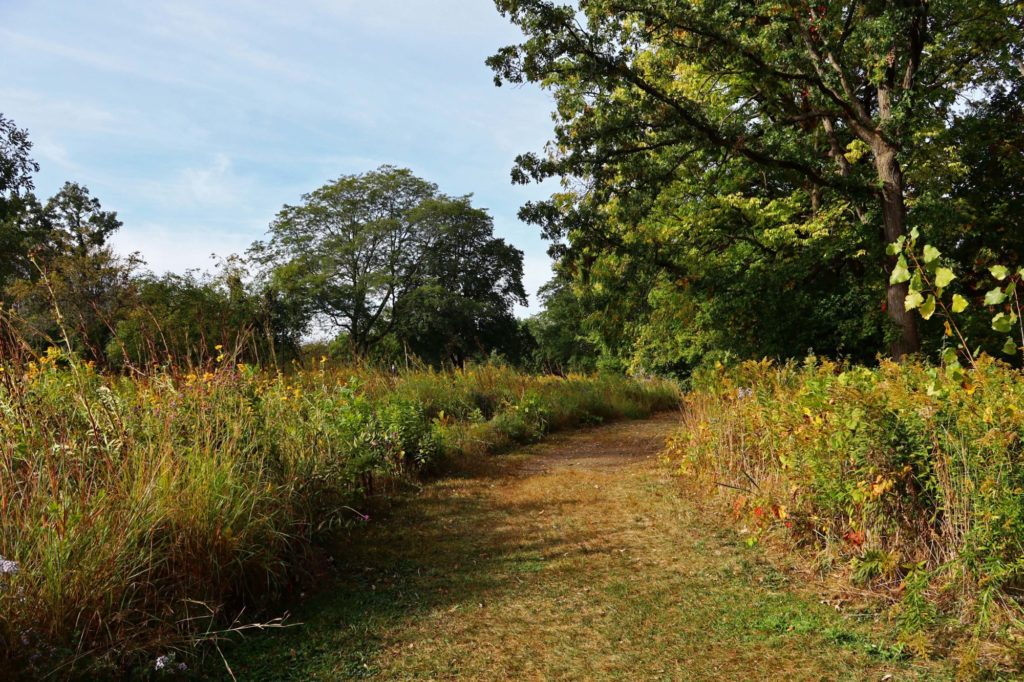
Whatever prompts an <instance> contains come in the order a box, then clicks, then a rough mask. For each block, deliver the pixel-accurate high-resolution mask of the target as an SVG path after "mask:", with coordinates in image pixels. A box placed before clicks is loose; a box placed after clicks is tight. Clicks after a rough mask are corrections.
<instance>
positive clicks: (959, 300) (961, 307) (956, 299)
mask: <svg viewBox="0 0 1024 682" xmlns="http://www.w3.org/2000/svg"><path fill="white" fill-rule="evenodd" d="M965 310H967V299H966V298H964V297H963V296H961V295H960V294H953V312H954V313H962V312H963V311H965Z"/></svg>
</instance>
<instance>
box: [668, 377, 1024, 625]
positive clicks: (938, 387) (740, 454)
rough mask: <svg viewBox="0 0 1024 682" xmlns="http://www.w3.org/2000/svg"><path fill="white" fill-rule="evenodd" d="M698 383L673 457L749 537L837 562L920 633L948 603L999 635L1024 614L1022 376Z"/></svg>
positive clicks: (948, 609)
mask: <svg viewBox="0 0 1024 682" xmlns="http://www.w3.org/2000/svg"><path fill="white" fill-rule="evenodd" d="M694 381H695V385H696V386H697V389H696V390H695V391H694V393H693V394H692V395H690V396H689V397H688V398H687V400H686V411H685V418H684V425H683V428H682V430H681V431H680V432H679V434H678V435H677V436H676V437H675V439H674V441H673V444H672V446H671V448H670V452H671V453H672V455H673V456H674V458H675V459H676V460H677V461H678V462H679V465H680V467H681V470H682V471H683V472H684V473H685V474H686V475H687V476H690V477H692V478H693V479H695V480H697V481H701V482H703V483H704V484H706V485H708V486H714V487H716V488H717V489H719V490H721V491H724V492H723V494H725V495H727V496H728V499H729V500H730V501H731V502H732V506H733V509H734V511H735V513H736V514H737V516H739V517H741V518H742V519H743V520H744V523H745V525H747V527H748V528H754V529H759V530H764V529H767V528H770V527H774V528H779V529H782V530H784V531H785V532H787V533H788V534H790V535H791V536H792V537H793V538H794V539H795V540H796V541H797V542H798V543H799V544H801V545H804V546H808V547H812V548H814V549H816V550H817V551H818V555H819V558H820V559H821V561H822V564H823V565H827V566H847V567H848V570H849V573H850V577H851V578H852V579H854V580H855V581H857V582H859V583H861V584H867V585H873V586H875V587H876V588H883V589H887V590H888V593H889V594H890V595H891V596H892V598H893V599H894V600H897V601H900V600H902V603H901V604H900V606H899V609H898V610H899V612H900V614H901V620H902V621H903V622H904V623H905V624H907V626H908V628H910V629H916V628H919V627H920V626H922V625H923V624H925V623H928V622H931V621H932V620H934V615H935V614H934V613H929V610H932V611H933V610H934V609H935V608H936V606H937V605H941V606H942V607H943V608H944V610H945V612H946V613H947V614H952V615H956V616H957V617H959V618H961V619H963V621H964V622H968V623H974V624H975V625H976V626H977V627H978V628H980V629H984V630H989V631H991V630H993V629H995V628H996V624H997V623H998V622H1002V623H1006V622H1008V621H1009V620H1010V618H999V617H998V616H1011V615H1012V616H1013V617H1019V616H1020V607H1021V604H1020V601H1019V595H1020V588H1021V586H1022V585H1024V495H1022V491H1024V446H1022V436H1024V419H1022V414H1024V382H1022V381H1021V375H1020V373H1019V372H1018V371H1016V370H1013V369H1011V368H1008V367H1007V366H1005V365H1002V364H999V363H997V362H995V361H992V360H990V359H982V360H981V361H979V364H978V368H977V369H976V370H975V371H971V372H967V373H964V372H960V371H956V372H951V371H947V370H945V369H937V368H933V367H929V366H926V365H922V364H914V363H908V364H903V365H897V364H894V363H891V362H883V363H882V364H881V365H880V366H879V367H878V368H876V369H868V368H865V367H850V366H842V365H835V364H832V363H828V362H817V361H814V360H813V359H811V360H809V361H808V362H807V363H806V364H804V365H803V366H801V367H797V366H794V365H785V366H782V367H776V366H774V365H772V364H771V363H769V362H762V363H746V364H744V365H742V366H740V367H738V368H736V369H732V370H726V369H723V368H721V367H720V368H719V369H717V370H714V371H710V372H705V373H704V374H703V375H701V376H698V377H696V378H695V380H694ZM924 597H927V598H924Z"/></svg>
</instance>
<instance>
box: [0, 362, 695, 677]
mask: <svg viewBox="0 0 1024 682" xmlns="http://www.w3.org/2000/svg"><path fill="white" fill-rule="evenodd" d="M186 372H187V373H186ZM677 400H678V395H677V393H676V391H675V389H674V387H673V386H672V385H670V384H665V383H660V382H637V381H630V380H626V379H623V378H617V377H583V376H570V377H567V378H564V379H562V378H555V377H533V376H529V375H524V374H520V373H517V372H515V371H514V370H512V369H509V368H507V367H503V366H500V365H483V366H479V367H474V368H471V369H469V370H466V371H460V372H454V373H439V372H433V371H425V372H411V373H403V374H399V375H394V374H389V373H376V372H372V371H368V370H366V369H363V368H359V367H338V368H330V367H328V365H327V363H326V362H321V363H319V367H318V368H317V369H314V370H310V371H306V372H298V373H294V374H291V375H288V376H285V375H282V374H280V373H276V374H274V373H268V372H263V371H260V370H258V369H257V368H255V367H253V366H251V365H233V364H232V363H231V362H230V361H229V359H227V358H224V357H221V358H219V359H213V360H211V365H210V366H208V367H207V368H206V370H205V371H204V370H203V369H202V368H200V369H197V370H194V371H192V372H188V371H187V370H181V371H175V370H173V369H171V368H169V367H163V368H157V369H154V370H153V371H151V372H149V373H145V374H142V373H138V374H135V375H133V376H132V377H131V378H129V377H124V376H115V375H106V374H101V373H98V372H96V371H95V370H93V369H92V367H91V365H90V364H85V363H82V362H81V361H80V360H78V359H76V358H75V357H74V356H69V355H67V354H66V353H63V352H61V351H58V350H56V349H51V350H50V351H49V352H48V353H47V354H45V355H43V356H41V357H39V358H37V359H35V360H33V361H31V362H29V363H27V364H18V363H14V362H10V361H7V362H5V363H4V364H2V365H0V444H2V447H0V509H2V510H3V513H2V514H0V557H3V559H4V560H7V561H11V562H15V565H16V566H17V567H18V570H17V572H9V571H7V570H6V568H5V570H4V571H3V572H0V667H2V669H3V670H4V671H5V673H9V674H17V673H18V672H21V673H22V674H24V675H26V676H28V677H38V676H42V675H44V674H47V673H52V672H53V671H55V670H57V669H59V670H60V675H61V676H62V677H66V676H68V675H71V674H82V675H91V676H94V677H110V676H114V675H117V674H121V672H123V670H124V667H125V666H129V667H130V666H133V665H147V666H148V665H152V658H153V656H154V652H156V653H164V652H166V651H168V650H178V651H188V650H189V649H190V648H191V647H192V646H193V645H197V644H200V643H201V642H202V641H203V640H204V637H205V634H204V633H209V632H216V631H218V630H219V628H220V627H221V626H223V625H226V624H229V623H231V622H233V621H234V619H235V618H237V617H239V614H242V613H243V609H244V614H246V615H242V616H241V617H242V618H243V619H244V618H249V617H252V616H249V615H247V614H253V613H257V612H259V610H260V609H262V608H264V607H266V606H268V604H270V603H271V602H272V600H273V599H275V598H276V597H278V596H281V595H283V594H285V593H286V592H287V590H288V588H289V587H290V586H292V585H294V584H295V582H296V581H297V580H301V579H303V578H308V577H309V574H310V572H311V571H313V570H314V567H315V565H316V554H317V552H316V550H317V546H318V544H319V543H320V542H322V541H325V540H327V539H330V538H333V537H334V535H333V534H332V533H331V531H332V530H334V529H337V528H339V527H342V526H345V525H348V524H352V523H356V524H361V523H365V522H367V521H368V520H369V517H367V516H365V515H364V514H363V513H362V512H361V511H359V512H357V511H354V510H356V509H363V508H364V505H368V504H370V503H371V501H372V498H373V497H375V496H381V495H386V494H387V493H388V491H389V490H390V489H391V487H390V486H392V485H393V484H394V483H395V482H396V481H400V480H402V479H406V478H410V477H413V476H415V475H417V474H418V473H419V472H421V471H423V470H425V469H428V468H433V467H436V466H439V465H440V464H441V463H443V462H444V461H445V460H446V459H448V458H450V457H452V456H454V455H467V456H469V455H477V454H484V453H486V452H489V451H493V450H495V449H500V448H503V447H507V446H508V445H511V444H513V443H521V442H528V441H532V440H535V439H537V438H539V437H540V436H541V435H543V434H544V433H547V432H548V431H551V430H555V429H559V428H565V427H567V426H571V425H573V424H576V423H581V422H591V421H594V420H595V419H611V418H615V417H632V416H638V415H641V414H645V413H648V412H649V411H651V410H653V409H659V408H665V407H669V406H671V405H673V404H675V403H676V402H677ZM4 566H7V564H4ZM83 653H85V654H87V655H84V656H83Z"/></svg>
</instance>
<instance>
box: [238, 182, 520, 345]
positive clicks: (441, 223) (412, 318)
mask: <svg viewBox="0 0 1024 682" xmlns="http://www.w3.org/2000/svg"><path fill="white" fill-rule="evenodd" d="M492 229H493V226H492V223H491V220H490V218H489V217H488V216H487V214H486V213H485V212H484V211H481V210H479V209H474V208H473V207H472V206H471V205H470V202H469V198H468V197H462V198H451V197H448V196H445V195H443V194H440V193H439V192H438V189H437V186H436V185H434V184H432V183H429V182H427V181H425V180H421V179H420V178H417V177H415V176H414V175H413V174H412V172H411V171H409V170H406V169H398V168H393V167H391V166H382V167H380V168H378V169H377V170H375V171H371V172H369V173H365V174H362V175H348V176H342V177H340V178H339V179H337V180H335V181H333V182H331V183H328V184H327V185H324V186H323V187H321V188H320V189H318V190H316V191H314V192H311V193H310V194H307V195H305V196H303V203H302V204H300V205H298V206H285V207H284V208H283V209H282V210H281V212H280V213H279V214H278V216H277V219H276V220H275V221H274V222H273V224H272V225H271V226H270V239H269V241H267V242H265V243H257V244H255V245H254V246H253V248H252V250H251V252H250V253H251V254H252V256H253V257H254V258H255V259H256V261H257V262H260V263H262V264H263V265H264V266H265V267H266V278H265V279H266V281H265V286H267V288H268V290H271V291H275V292H278V293H279V295H280V296H281V298H282V299H283V300H286V301H289V302H290V304H291V305H294V306H295V307H296V309H299V310H301V311H302V312H303V316H304V319H305V323H304V326H305V327H306V328H311V327H324V326H326V327H328V328H331V329H334V330H336V331H338V332H340V333H341V334H342V335H343V336H344V337H345V338H346V339H347V341H348V343H349V344H350V345H351V347H352V349H353V351H354V352H355V353H356V354H358V355H360V356H366V355H368V354H369V353H370V351H371V350H372V349H374V348H375V347H376V346H378V344H380V343H381V342H382V341H383V340H384V339H392V340H397V341H398V342H399V344H405V345H406V347H409V349H410V350H413V349H415V352H421V353H424V354H425V355H426V356H428V357H429V358H431V359H434V360H440V359H442V358H446V359H458V358H462V357H465V356H466V355H467V354H468V353H470V352H473V351H478V350H479V351H484V352H489V350H490V349H492V348H493V347H494V344H495V343H496V342H497V341H498V340H499V339H500V338H501V336H502V334H503V330H504V329H506V328H508V325H510V324H511V327H512V328H515V324H514V318H513V317H512V314H511V310H512V306H513V305H514V304H515V303H517V302H521V301H523V300H525V291H524V290H523V286H522V254H521V253H520V252H519V251H517V250H516V249H514V248H512V247H510V246H508V245H507V244H505V243H504V242H503V241H502V240H499V239H494V238H493V236H492V234H491V232H492Z"/></svg>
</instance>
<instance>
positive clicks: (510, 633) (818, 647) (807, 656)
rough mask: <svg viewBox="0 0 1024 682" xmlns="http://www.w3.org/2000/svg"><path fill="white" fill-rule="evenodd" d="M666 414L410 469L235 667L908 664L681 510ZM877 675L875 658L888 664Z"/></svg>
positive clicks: (238, 652) (458, 673) (461, 670)
mask: <svg viewBox="0 0 1024 682" xmlns="http://www.w3.org/2000/svg"><path fill="white" fill-rule="evenodd" d="M677 420H678V418H677V417H676V416H674V415H663V416H660V417H657V418H655V419H651V420H647V421H643V422H625V423H619V424H614V425H610V426H604V427H600V428H596V429H591V430H588V431H583V432H578V433H573V434H567V435H559V436H555V437H552V438H550V439H549V440H548V441H546V442H545V443H544V444H541V445H537V446H533V447H531V448H527V449H525V450H523V451H520V452H517V453H515V454H512V455H506V456H502V457H497V458H493V459H491V460H490V461H489V462H488V463H487V464H486V465H482V467H483V468H481V469H480V470H478V471H475V472H472V473H470V474H466V475H463V476H459V477H451V478H445V479H443V480H440V481H436V482H434V483H431V484H430V485H428V486H426V488H425V489H424V490H423V491H421V492H419V493H418V494H416V495H411V496H409V497H408V499H405V500H403V501H402V502H401V503H399V504H397V505H396V507H395V508H394V509H392V510H391V511H390V512H389V514H388V515H387V518H386V519H384V520H382V521H379V522H377V521H373V522H372V523H374V524H376V525H374V527H372V528H370V529H368V530H367V531H366V533H365V534H364V536H363V537H362V538H361V539H360V540H359V541H357V542H355V543H353V544H349V545H347V546H346V548H345V549H344V550H343V551H342V552H341V553H340V554H339V556H338V557H337V564H338V565H339V566H342V567H344V568H341V569H339V576H338V578H337V586H335V587H331V588H330V589H328V590H325V592H324V594H323V595H321V596H319V597H317V598H315V599H313V600H311V601H310V602H309V603H307V604H306V605H304V606H303V607H302V608H301V609H299V610H298V612H297V613H296V614H295V620H297V621H301V622H302V623H304V625H302V626H301V627H296V628H293V629H290V630H286V631H282V632H280V633H278V634H273V635H268V636H260V637H258V638H254V639H252V640H250V641H249V642H248V643H247V644H245V645H243V646H241V647H236V648H234V649H231V650H229V651H227V652H226V653H227V656H228V660H229V661H231V663H232V667H233V668H234V671H235V673H236V675H237V676H238V678H239V679H240V680H252V679H267V680H281V679H292V680H313V679H316V680H341V679H360V678H369V679H381V680H407V679H461V680H541V679H544V680H549V679H551V680H872V679H873V680H882V679H893V680H899V679H917V678H924V674H923V673H920V672H919V671H915V670H914V669H913V668H911V667H910V666H909V665H908V664H906V663H902V662H899V661H898V660H895V659H898V658H899V655H898V654H899V651H898V649H895V648H893V647H890V646H887V645H886V644H885V641H886V640H885V639H884V638H883V637H880V636H879V635H878V634H877V630H874V629H872V628H870V627H869V626H868V625H859V624H856V623H854V622H853V620H852V619H850V618H846V617H842V616H839V615H837V614H836V613H835V612H834V611H833V610H832V609H831V608H829V607H827V606H824V605H822V604H820V603H818V602H817V601H816V600H815V599H814V598H813V592H809V591H807V590H803V596H801V594H800V592H801V590H799V589H795V588H798V587H799V586H798V585H795V584H794V582H795V581H798V580H799V579H798V578H791V577H788V576H787V575H784V574H781V573H779V572H777V571H774V570H772V569H771V568H770V567H768V566H767V565H766V564H765V563H764V562H762V561H760V559H759V556H760V555H759V550H757V549H756V548H755V549H748V548H746V547H744V546H743V545H742V544H741V543H739V542H737V539H736V538H735V536H734V535H732V534H731V532H729V531H728V530H726V529H725V527H724V526H723V525H719V524H718V523H717V522H716V521H715V520H714V519H709V518H707V517H705V516H702V513H701V512H698V511H696V510H695V507H694V505H692V504H691V503H689V502H688V501H687V500H686V499H685V498H684V497H683V496H682V495H681V494H680V491H679V489H678V487H677V486H676V485H675V484H674V481H673V480H672V478H671V476H670V475H669V472H668V471H667V468H666V467H665V466H664V465H663V464H662V463H660V462H659V461H658V458H657V454H658V452H659V450H660V448H661V446H662V444H663V443H664V439H665V437H666V435H668V434H669V433H670V431H671V430H672V428H674V426H675V424H676V423H677ZM890 676H891V677H890Z"/></svg>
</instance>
